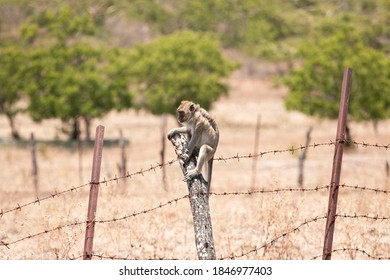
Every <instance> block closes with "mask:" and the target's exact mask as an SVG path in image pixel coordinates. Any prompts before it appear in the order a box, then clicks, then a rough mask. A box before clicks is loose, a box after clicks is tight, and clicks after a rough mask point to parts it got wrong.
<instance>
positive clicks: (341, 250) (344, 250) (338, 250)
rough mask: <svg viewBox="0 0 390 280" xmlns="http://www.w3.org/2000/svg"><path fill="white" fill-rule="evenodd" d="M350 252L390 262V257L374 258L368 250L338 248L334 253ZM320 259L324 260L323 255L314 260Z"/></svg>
mask: <svg viewBox="0 0 390 280" xmlns="http://www.w3.org/2000/svg"><path fill="white" fill-rule="evenodd" d="M348 251H352V252H357V253H361V254H363V255H365V256H366V257H368V258H370V259H373V260H390V257H382V256H381V257H379V256H374V255H373V254H370V253H368V252H367V251H366V250H363V249H359V248H357V247H356V248H346V247H343V248H337V249H333V250H332V253H340V252H343V253H344V252H348ZM319 258H322V255H317V256H315V257H313V258H312V260H317V259H319Z"/></svg>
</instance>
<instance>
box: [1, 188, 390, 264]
mask: <svg viewBox="0 0 390 280" xmlns="http://www.w3.org/2000/svg"><path fill="white" fill-rule="evenodd" d="M340 187H344V188H352V189H355V190H361V191H371V192H375V193H382V194H386V195H387V194H388V193H390V191H386V190H380V189H374V188H369V187H359V186H356V185H355V186H349V185H345V184H343V185H340ZM326 189H329V185H326V186H322V187H315V188H280V189H271V190H266V189H259V190H250V191H247V192H223V193H215V192H212V193H210V194H211V195H213V196H240V195H249V196H250V195H255V194H264V193H281V192H316V191H321V190H326ZM188 197H189V195H188V194H186V195H183V196H181V197H178V198H175V199H171V200H169V201H167V202H164V203H160V204H159V205H157V206H154V207H151V208H148V209H143V210H140V211H138V212H133V213H132V214H127V215H124V216H121V217H114V218H111V219H103V220H95V223H98V224H105V223H113V222H119V221H122V220H127V219H130V218H135V217H137V216H140V215H143V214H148V213H150V212H153V211H156V210H158V209H161V208H164V207H166V206H170V205H172V204H174V203H177V202H179V201H181V200H184V199H186V198H188ZM336 217H340V218H350V219H368V220H374V221H388V220H390V217H386V216H378V215H376V216H373V215H365V214H360V215H358V214H356V213H354V214H353V215H351V214H345V213H344V214H336ZM324 218H326V216H323V217H315V218H312V219H310V220H305V222H303V223H302V224H300V225H299V226H298V227H297V228H294V229H292V230H290V231H287V232H285V233H283V234H282V235H280V236H279V237H277V238H275V239H273V240H271V241H269V242H268V243H271V244H272V243H273V242H275V241H276V240H277V239H279V238H281V237H285V236H286V235H287V234H290V233H293V232H295V231H297V230H298V229H299V228H300V227H302V226H303V225H305V224H308V223H311V222H315V221H317V220H319V219H324ZM87 224H88V222H87V221H74V222H72V223H69V224H65V225H59V226H57V227H54V228H52V229H46V230H43V231H40V232H37V233H34V234H28V235H27V236H24V237H22V238H20V239H17V240H14V241H10V242H4V241H0V246H5V247H7V248H9V246H10V245H14V244H16V243H20V242H22V241H25V240H27V239H32V238H35V237H38V236H41V235H44V234H47V233H50V232H53V231H57V230H62V229H64V228H67V227H74V226H80V225H87ZM268 243H266V244H264V245H262V246H261V247H259V248H258V249H257V250H256V251H258V250H260V249H262V248H264V247H266V246H267V245H270V244H268ZM253 251H254V249H253V250H251V251H249V252H247V253H245V254H243V255H238V256H235V257H242V256H245V255H247V254H250V253H252V252H253ZM226 258H230V257H226Z"/></svg>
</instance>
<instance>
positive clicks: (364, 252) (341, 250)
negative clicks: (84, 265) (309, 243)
mask: <svg viewBox="0 0 390 280" xmlns="http://www.w3.org/2000/svg"><path fill="white" fill-rule="evenodd" d="M345 252H356V253H361V254H362V255H365V256H366V257H368V258H370V259H372V260H390V257H384V256H374V255H373V254H370V253H368V252H367V250H364V249H360V248H357V247H355V248H348V247H342V248H337V249H333V250H332V254H333V253H345ZM233 254H234V253H232V254H231V255H233ZM92 256H93V257H96V258H98V259H100V260H184V259H183V258H182V259H177V258H166V257H159V256H153V257H142V258H137V257H131V256H130V255H127V256H114V255H107V254H102V253H100V254H98V253H93V254H92ZM82 258H83V255H79V256H77V257H74V256H73V257H71V258H70V259H71V260H79V259H82ZM321 258H322V254H321V255H316V256H314V257H312V258H311V260H317V259H321ZM221 260H224V258H222V257H221Z"/></svg>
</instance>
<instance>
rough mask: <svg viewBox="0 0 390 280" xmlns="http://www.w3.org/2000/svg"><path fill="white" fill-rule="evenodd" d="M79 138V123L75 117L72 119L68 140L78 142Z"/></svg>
mask: <svg viewBox="0 0 390 280" xmlns="http://www.w3.org/2000/svg"><path fill="white" fill-rule="evenodd" d="M80 136H81V131H80V122H79V118H78V117H76V118H74V119H73V123H72V131H71V133H70V140H78V139H80Z"/></svg>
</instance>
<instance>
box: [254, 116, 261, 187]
mask: <svg viewBox="0 0 390 280" xmlns="http://www.w3.org/2000/svg"><path fill="white" fill-rule="evenodd" d="M259 134H260V115H257V121H256V129H255V145H254V148H253V154H254V155H257V153H258V152H259ZM258 158H259V157H257V156H255V157H253V162H252V189H255V188H256V175H257V160H258Z"/></svg>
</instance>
